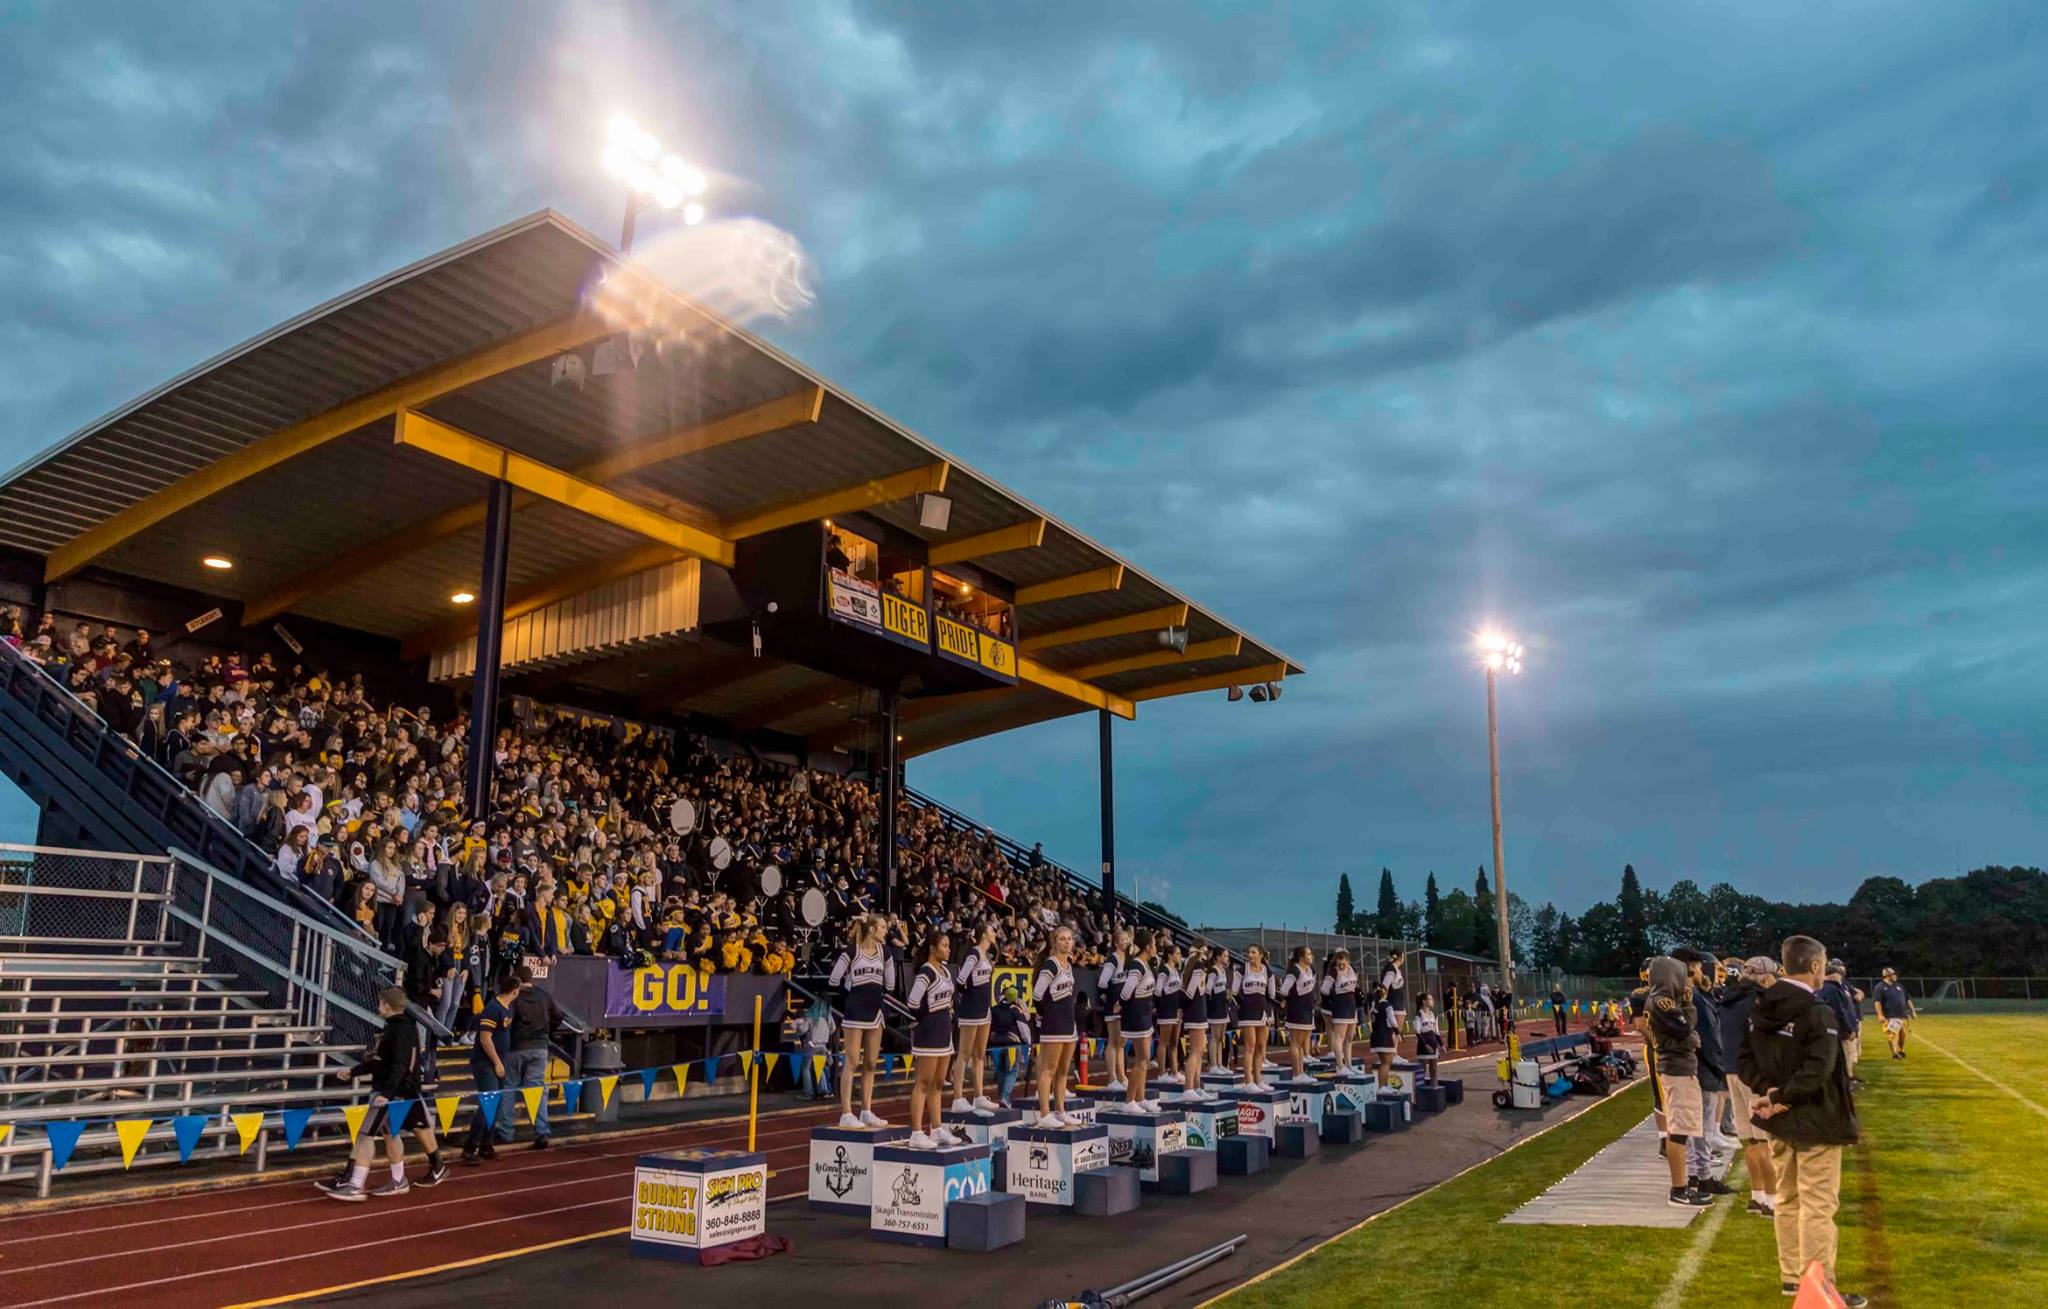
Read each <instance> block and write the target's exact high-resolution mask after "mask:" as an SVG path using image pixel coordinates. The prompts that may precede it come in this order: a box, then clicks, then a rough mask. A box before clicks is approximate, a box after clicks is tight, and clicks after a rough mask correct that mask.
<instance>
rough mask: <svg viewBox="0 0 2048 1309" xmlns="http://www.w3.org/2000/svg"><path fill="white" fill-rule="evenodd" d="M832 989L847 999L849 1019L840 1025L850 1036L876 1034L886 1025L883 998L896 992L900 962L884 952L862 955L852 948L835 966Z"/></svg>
mask: <svg viewBox="0 0 2048 1309" xmlns="http://www.w3.org/2000/svg"><path fill="white" fill-rule="evenodd" d="M831 985H833V986H835V987H838V988H840V989H841V990H842V991H843V992H844V993H845V996H846V1000H845V1010H846V1016H845V1018H844V1019H842V1020H841V1021H840V1024H839V1025H840V1026H841V1027H843V1028H845V1029H846V1030H847V1031H849V1032H872V1031H874V1030H875V1029H876V1028H878V1027H880V1026H881V1025H882V996H883V994H884V993H885V992H888V991H893V990H895V989H896V961H895V960H894V959H891V958H889V956H888V955H887V953H885V952H884V951H881V950H877V951H876V952H875V953H873V954H862V953H861V951H860V949H859V947H857V946H849V947H847V948H846V949H844V950H841V951H840V952H839V958H838V960H837V961H835V962H834V963H833V965H832V979H831Z"/></svg>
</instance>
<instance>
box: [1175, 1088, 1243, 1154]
mask: <svg viewBox="0 0 2048 1309" xmlns="http://www.w3.org/2000/svg"><path fill="white" fill-rule="evenodd" d="M1173 1107H1174V1108H1175V1109H1178V1110H1180V1112H1181V1113H1182V1114H1184V1115H1185V1116H1186V1118H1187V1131H1186V1134H1185V1135H1184V1137H1183V1138H1182V1141H1181V1148H1182V1149H1186V1150H1214V1149H1215V1148H1216V1143H1217V1142H1218V1141H1221V1140H1222V1139H1223V1138H1224V1137H1226V1136H1236V1135H1237V1105H1236V1103H1235V1102H1234V1101H1230V1100H1221V1099H1208V1100H1182V1101H1180V1102H1179V1103H1178V1104H1176V1105H1174V1106H1173Z"/></svg>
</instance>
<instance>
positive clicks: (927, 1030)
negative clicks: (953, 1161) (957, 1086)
mask: <svg viewBox="0 0 2048 1309" xmlns="http://www.w3.org/2000/svg"><path fill="white" fill-rule="evenodd" d="M920 957H921V958H922V960H923V962H922V963H921V964H919V965H918V969H917V976H916V977H915V979H913V980H912V981H911V983H910V999H909V1004H910V1013H911V1017H912V1018H913V1019H914V1020H915V1021H916V1027H915V1029H914V1030H913V1032H912V1035H911V1038H910V1057H911V1083H910V1144H911V1146H912V1147H913V1148H915V1149H919V1150H933V1149H937V1148H938V1147H939V1146H942V1145H965V1144H966V1142H965V1141H963V1140H961V1139H960V1138H959V1137H957V1136H955V1135H954V1134H953V1129H952V1128H951V1127H948V1126H945V1125H943V1124H941V1123H940V1122H939V1105H940V1103H941V1101H942V1097H943V1095H944V1092H945V1087H946V1065H948V1064H950V1063H951V1062H952V1061H953V970H952V969H951V968H950V967H948V965H949V964H950V963H951V961H952V958H953V938H952V937H950V936H948V935H946V934H945V933H944V932H933V933H932V934H931V935H930V936H929V937H927V938H925V943H924V949H923V950H922V951H920ZM927 1127H929V1128H930V1129H931V1131H930V1132H926V1131H925V1129H926V1128H927Z"/></svg>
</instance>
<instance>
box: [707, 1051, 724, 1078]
mask: <svg viewBox="0 0 2048 1309" xmlns="http://www.w3.org/2000/svg"><path fill="white" fill-rule="evenodd" d="M723 1062H725V1056H724V1055H712V1056H711V1057H710V1058H709V1059H706V1060H705V1061H704V1080H705V1081H707V1082H715V1081H717V1080H718V1065H719V1064H721V1063H723Z"/></svg>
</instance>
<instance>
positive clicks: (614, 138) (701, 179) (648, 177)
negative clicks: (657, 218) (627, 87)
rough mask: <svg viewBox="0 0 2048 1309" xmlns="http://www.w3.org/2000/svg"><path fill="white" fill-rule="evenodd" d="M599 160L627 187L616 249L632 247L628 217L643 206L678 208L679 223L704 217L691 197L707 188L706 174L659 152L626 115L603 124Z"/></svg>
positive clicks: (631, 218) (694, 222)
mask: <svg viewBox="0 0 2048 1309" xmlns="http://www.w3.org/2000/svg"><path fill="white" fill-rule="evenodd" d="M600 160H601V162H602V163H603V164H604V170H605V171H606V172H608V173H610V174H611V175H612V176H613V177H616V178H618V179H619V180H620V181H622V182H624V183H625V184H626V188H627V192H628V194H627V197H626V223H625V226H624V227H623V228H622V229H621V231H620V233H619V249H620V250H621V251H623V252H630V251H631V250H632V249H633V221H634V219H635V218H636V217H637V216H638V215H639V213H640V211H641V210H642V209H644V208H646V207H647V206H648V205H656V206H658V207H660V208H662V209H666V210H669V211H671V212H673V211H675V210H681V211H682V215H683V222H684V223H686V224H688V225H689V226H692V227H695V226H696V225H697V224H698V223H701V222H703V221H704V212H705V211H704V206H703V204H702V203H700V202H699V201H697V200H696V199H695V197H697V196H701V195H703V194H704V192H705V191H706V190H707V189H708V188H709V187H710V185H711V182H710V179H709V178H707V177H705V175H704V171H703V170H702V169H700V168H698V167H696V166H695V165H693V164H690V163H688V162H686V161H685V160H683V159H682V158H681V157H680V156H677V155H672V154H668V153H666V152H664V151H663V150H662V148H661V142H660V141H658V140H656V139H655V137H654V136H653V135H652V134H651V133H649V132H648V131H646V130H645V129H644V128H642V127H641V126H640V125H639V124H638V123H635V122H634V121H633V120H632V119H631V118H629V117H627V116H626V115H624V114H618V115H615V116H614V117H613V118H612V120H611V122H610V123H608V124H607V125H606V127H605V144H604V152H603V154H602V155H601V156H600Z"/></svg>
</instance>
